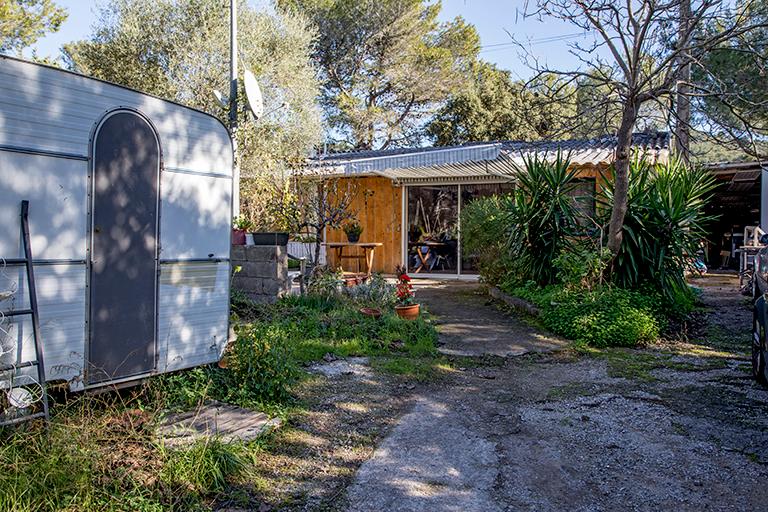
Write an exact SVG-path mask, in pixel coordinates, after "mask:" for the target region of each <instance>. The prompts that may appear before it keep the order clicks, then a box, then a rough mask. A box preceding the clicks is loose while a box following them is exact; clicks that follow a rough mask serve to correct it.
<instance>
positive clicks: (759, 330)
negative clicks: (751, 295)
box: [752, 304, 768, 385]
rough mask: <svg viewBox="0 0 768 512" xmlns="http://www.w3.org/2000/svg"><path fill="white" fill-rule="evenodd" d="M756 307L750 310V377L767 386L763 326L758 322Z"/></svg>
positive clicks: (767, 369)
mask: <svg viewBox="0 0 768 512" xmlns="http://www.w3.org/2000/svg"><path fill="white" fill-rule="evenodd" d="M757 308H758V305H757V304H755V306H754V308H752V377H754V378H755V379H756V380H757V381H758V382H760V383H761V384H763V385H768V368H766V364H765V358H766V352H767V350H766V339H765V334H766V333H765V326H764V325H762V324H761V323H760V322H759V321H758V312H757Z"/></svg>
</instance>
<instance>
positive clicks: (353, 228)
mask: <svg viewBox="0 0 768 512" xmlns="http://www.w3.org/2000/svg"><path fill="white" fill-rule="evenodd" d="M344 232H345V233H346V234H347V240H349V243H351V244H356V243H357V242H359V241H360V235H361V234H362V232H363V227H362V226H361V225H360V224H359V223H358V222H357V221H352V222H349V223H347V225H346V226H344Z"/></svg>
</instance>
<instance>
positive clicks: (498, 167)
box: [375, 154, 516, 185]
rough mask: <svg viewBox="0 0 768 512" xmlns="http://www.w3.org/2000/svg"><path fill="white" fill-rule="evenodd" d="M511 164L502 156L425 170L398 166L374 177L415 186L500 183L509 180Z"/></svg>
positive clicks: (513, 172) (427, 167)
mask: <svg viewBox="0 0 768 512" xmlns="http://www.w3.org/2000/svg"><path fill="white" fill-rule="evenodd" d="M515 170H516V167H515V162H514V160H513V159H511V158H509V157H507V156H506V155H503V154H501V155H499V156H498V157H497V158H495V159H493V160H483V161H470V162H462V163H449V164H443V165H432V166H426V167H400V168H388V169H382V170H379V171H377V172H376V173H375V174H377V175H379V176H383V177H385V178H389V179H391V180H392V181H394V182H395V183H396V184H403V185H416V184H419V183H453V182H461V183H468V182H478V183H488V182H503V181H513V180H514V176H515Z"/></svg>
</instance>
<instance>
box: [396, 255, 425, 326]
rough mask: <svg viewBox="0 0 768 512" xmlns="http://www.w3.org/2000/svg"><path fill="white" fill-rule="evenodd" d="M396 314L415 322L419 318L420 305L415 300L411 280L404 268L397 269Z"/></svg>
mask: <svg viewBox="0 0 768 512" xmlns="http://www.w3.org/2000/svg"><path fill="white" fill-rule="evenodd" d="M395 298H396V301H397V302H396V305H395V313H397V316H399V317H400V318H404V319H406V320H415V319H417V318H418V317H419V310H420V305H419V303H417V302H416V300H415V293H414V291H413V285H412V284H411V278H410V277H409V276H408V274H407V273H406V272H405V269H404V268H402V267H399V266H398V267H397V285H396V286H395Z"/></svg>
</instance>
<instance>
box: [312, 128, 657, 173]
mask: <svg viewBox="0 0 768 512" xmlns="http://www.w3.org/2000/svg"><path fill="white" fill-rule="evenodd" d="M669 140H670V137H669V133H668V132H644V133H636V134H635V135H634V137H633V140H632V146H633V149H634V150H635V151H640V152H642V153H643V154H644V155H645V157H646V158H648V159H649V160H650V161H652V162H656V161H663V160H665V159H666V158H667V156H668V154H669ZM616 142H617V139H616V137H615V136H605V137H599V138H595V139H588V140H562V141H539V142H524V141H499V142H491V143H473V144H466V145H462V146H450V147H441V148H434V147H431V148H403V149H392V150H386V151H360V152H350V153H337V154H331V155H327V156H323V157H319V158H315V159H312V160H311V161H310V166H312V167H313V168H314V170H316V171H318V172H319V173H320V174H325V175H345V176H354V175H371V174H376V175H381V176H385V177H387V178H390V179H392V180H396V181H400V182H409V181H414V180H461V179H471V178H480V179H487V178H493V177H496V178H511V177H512V175H513V174H514V171H515V169H516V166H520V165H522V164H523V162H524V158H525V157H526V156H530V155H531V154H533V153H539V154H543V155H544V156H545V158H555V156H556V154H557V152H558V151H562V152H564V153H568V154H569V157H570V160H571V163H572V164H573V165H577V166H584V165H595V166H598V165H600V166H604V165H609V164H610V163H611V162H613V160H614V155H615V151H616Z"/></svg>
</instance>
